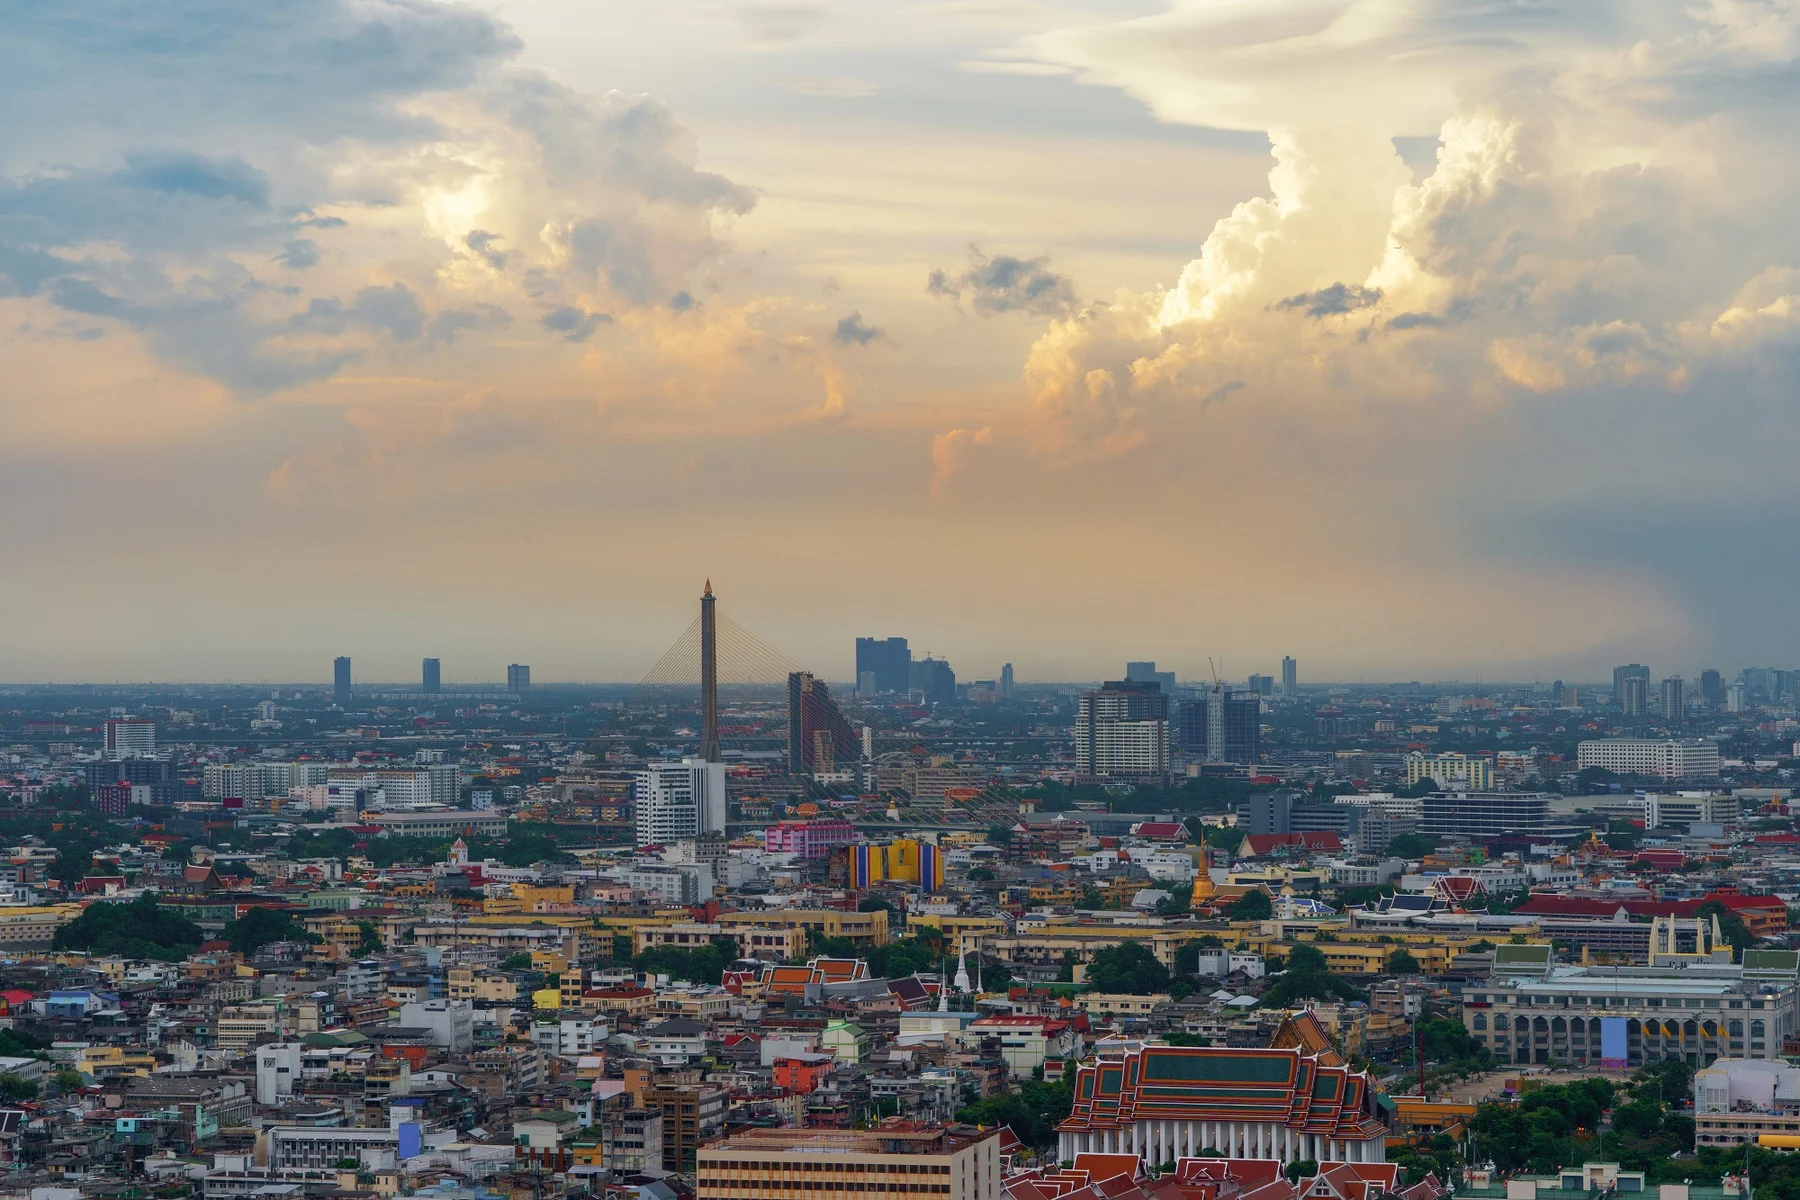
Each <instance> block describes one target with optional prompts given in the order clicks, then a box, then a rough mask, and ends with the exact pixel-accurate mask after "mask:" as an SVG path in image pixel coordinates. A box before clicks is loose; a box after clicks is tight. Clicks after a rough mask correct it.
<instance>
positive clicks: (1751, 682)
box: [1738, 667, 1769, 701]
mask: <svg viewBox="0 0 1800 1200" xmlns="http://www.w3.org/2000/svg"><path fill="white" fill-rule="evenodd" d="M1738 679H1739V680H1740V681H1741V682H1742V683H1743V685H1744V690H1745V691H1747V692H1749V693H1750V699H1751V700H1753V701H1754V700H1767V699H1768V698H1769V668H1767V667H1745V668H1744V669H1743V670H1742V671H1740V672H1738Z"/></svg>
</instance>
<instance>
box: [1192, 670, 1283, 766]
mask: <svg viewBox="0 0 1800 1200" xmlns="http://www.w3.org/2000/svg"><path fill="white" fill-rule="evenodd" d="M1176 739H1177V744H1178V745H1180V746H1181V748H1182V749H1183V750H1186V751H1188V752H1189V753H1192V754H1198V755H1200V756H1201V757H1202V758H1204V759H1205V760H1206V761H1207V762H1232V763H1246V764H1247V763H1254V762H1256V760H1257V758H1258V757H1259V756H1260V754H1261V750H1262V698H1261V697H1260V696H1257V695H1256V694H1254V693H1251V694H1238V693H1234V692H1233V691H1232V690H1231V689H1230V688H1228V687H1225V686H1224V685H1223V684H1217V683H1215V684H1211V685H1209V686H1208V687H1207V689H1206V691H1205V692H1204V693H1203V694H1202V695H1201V698H1200V699H1198V700H1187V701H1183V702H1182V705H1181V707H1180V709H1179V710H1178V712H1177V720H1176Z"/></svg>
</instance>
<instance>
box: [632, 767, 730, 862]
mask: <svg viewBox="0 0 1800 1200" xmlns="http://www.w3.org/2000/svg"><path fill="white" fill-rule="evenodd" d="M631 808H632V815H633V818H634V820H635V822H636V837H637V844H638V845H640V846H666V845H668V844H669V843H670V842H673V841H675V840H676V839H678V838H695V837H699V836H701V835H702V834H707V833H721V834H722V833H724V832H725V764H724V763H711V762H706V761H704V760H702V759H698V758H684V759H682V760H681V761H680V762H678V763H652V764H650V767H649V768H648V769H647V770H643V771H639V772H637V773H636V774H635V775H633V776H632V784H631Z"/></svg>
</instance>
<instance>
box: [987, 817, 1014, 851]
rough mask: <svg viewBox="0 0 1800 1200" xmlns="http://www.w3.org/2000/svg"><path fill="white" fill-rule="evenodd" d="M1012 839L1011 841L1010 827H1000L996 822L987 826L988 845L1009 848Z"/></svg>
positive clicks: (1011, 832)
mask: <svg viewBox="0 0 1800 1200" xmlns="http://www.w3.org/2000/svg"><path fill="white" fill-rule="evenodd" d="M1012 839H1013V831H1012V826H1010V825H1002V824H1000V823H999V822H998V821H996V822H995V823H994V824H992V825H989V826H988V829H987V840H988V844H989V845H993V846H1010V845H1012Z"/></svg>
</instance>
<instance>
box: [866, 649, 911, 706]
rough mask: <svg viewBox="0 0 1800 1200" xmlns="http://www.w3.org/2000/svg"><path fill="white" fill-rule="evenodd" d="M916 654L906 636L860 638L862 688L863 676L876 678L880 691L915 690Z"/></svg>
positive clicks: (877, 689)
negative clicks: (914, 654)
mask: <svg viewBox="0 0 1800 1200" xmlns="http://www.w3.org/2000/svg"><path fill="white" fill-rule="evenodd" d="M911 672H912V651H911V650H910V649H909V648H908V647H907V645H906V639H905V638H903V637H887V638H872V637H859V638H857V639H856V681H857V687H858V689H860V688H861V687H862V684H863V677H864V676H866V675H873V676H874V677H875V690H876V691H878V692H904V691H909V690H910V689H911V688H912V678H911Z"/></svg>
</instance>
